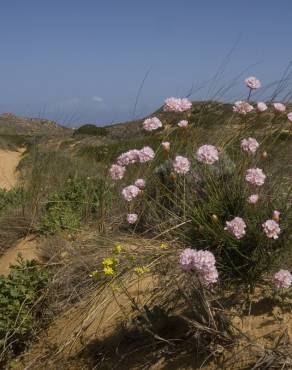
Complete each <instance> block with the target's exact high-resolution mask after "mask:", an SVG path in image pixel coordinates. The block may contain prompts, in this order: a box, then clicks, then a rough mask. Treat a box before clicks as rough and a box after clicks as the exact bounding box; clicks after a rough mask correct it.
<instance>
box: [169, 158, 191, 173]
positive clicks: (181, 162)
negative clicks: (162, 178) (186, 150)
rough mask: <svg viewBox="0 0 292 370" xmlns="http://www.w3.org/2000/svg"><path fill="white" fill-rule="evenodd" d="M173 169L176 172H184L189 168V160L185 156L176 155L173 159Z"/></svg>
mask: <svg viewBox="0 0 292 370" xmlns="http://www.w3.org/2000/svg"><path fill="white" fill-rule="evenodd" d="M173 169H174V171H175V172H176V173H181V174H186V173H187V172H189V170H190V161H189V160H188V159H187V158H185V157H182V156H181V155H178V156H176V157H175V159H174V161H173Z"/></svg>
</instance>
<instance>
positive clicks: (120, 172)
mask: <svg viewBox="0 0 292 370" xmlns="http://www.w3.org/2000/svg"><path fill="white" fill-rule="evenodd" d="M125 172H126V169H125V167H123V166H119V165H118V164H113V165H112V166H111V168H110V169H109V175H110V177H111V178H112V180H121V179H122V178H123V177H124V175H125Z"/></svg>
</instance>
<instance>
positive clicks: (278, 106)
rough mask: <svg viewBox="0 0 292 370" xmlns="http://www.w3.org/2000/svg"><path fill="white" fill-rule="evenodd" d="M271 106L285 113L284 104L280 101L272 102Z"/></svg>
mask: <svg viewBox="0 0 292 370" xmlns="http://www.w3.org/2000/svg"><path fill="white" fill-rule="evenodd" d="M273 106H274V108H275V111H276V112H278V113H285V111H286V106H285V105H284V104H282V103H273Z"/></svg>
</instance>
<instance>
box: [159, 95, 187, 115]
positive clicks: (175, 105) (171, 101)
mask: <svg viewBox="0 0 292 370" xmlns="http://www.w3.org/2000/svg"><path fill="white" fill-rule="evenodd" d="M191 107H192V103H191V102H190V101H189V99H186V98H183V99H181V98H173V97H171V98H167V99H166V100H165V103H164V108H163V109H164V111H165V112H177V113H179V112H185V111H187V110H189V109H191Z"/></svg>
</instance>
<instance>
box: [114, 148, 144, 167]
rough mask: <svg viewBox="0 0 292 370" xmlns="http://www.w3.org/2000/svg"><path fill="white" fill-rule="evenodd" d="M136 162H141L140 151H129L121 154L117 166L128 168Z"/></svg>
mask: <svg viewBox="0 0 292 370" xmlns="http://www.w3.org/2000/svg"><path fill="white" fill-rule="evenodd" d="M136 162H139V150H137V149H132V150H128V151H127V152H125V153H122V154H120V155H119V156H118V159H117V164H118V165H119V166H128V165H129V164H133V163H136Z"/></svg>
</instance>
